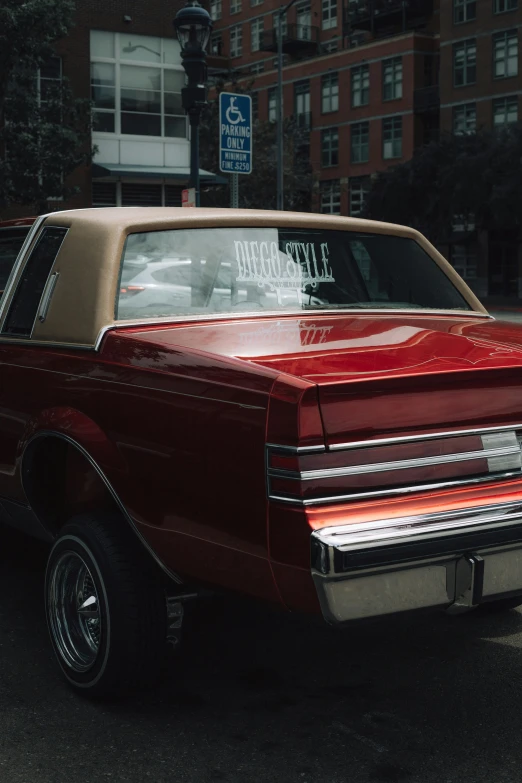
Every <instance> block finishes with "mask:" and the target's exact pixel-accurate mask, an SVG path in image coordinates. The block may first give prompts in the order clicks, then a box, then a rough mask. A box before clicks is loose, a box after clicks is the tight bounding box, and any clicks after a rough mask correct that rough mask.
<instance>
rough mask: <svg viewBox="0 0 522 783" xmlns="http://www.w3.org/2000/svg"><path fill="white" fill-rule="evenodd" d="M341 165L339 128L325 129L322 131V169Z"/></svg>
mask: <svg viewBox="0 0 522 783" xmlns="http://www.w3.org/2000/svg"><path fill="white" fill-rule="evenodd" d="M338 165H339V128H338V127H337V126H333V127H331V128H323V129H322V131H321V168H333V167H334V166H338Z"/></svg>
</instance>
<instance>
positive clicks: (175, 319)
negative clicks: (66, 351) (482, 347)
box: [94, 308, 495, 351]
mask: <svg viewBox="0 0 522 783" xmlns="http://www.w3.org/2000/svg"><path fill="white" fill-rule="evenodd" d="M395 314H399V315H417V316H419V315H421V316H422V315H423V314H424V315H441V316H445V317H448V318H459V317H470V318H486V319H488V320H490V321H494V320H495V318H494V316H492V315H490V314H489V313H480V312H479V311H478V310H428V309H425V310H419V309H414V310H412V309H409V310H407V309H404V310H398V309H397V310H395V309H394V310H391V309H388V310H387V309H382V310H377V309H375V310H372V309H366V310H363V309H362V308H361V309H351V308H345V309H342V310H341V309H339V310H320V309H317V310H315V309H314V310H296V311H295V312H286V311H281V310H267V311H265V312H263V313H260V312H259V310H253V311H251V312H246V311H243V312H241V313H210V314H209V315H201V314H199V315H180V316H170V315H168V316H162V317H161V318H144V319H140V318H138V319H136V320H126V321H115V322H114V323H111V324H108V325H107V326H103V327H102V328H101V329H100V331H99V332H98V337H97V338H96V342H95V344H94V350H95V351H99V350H100V346H101V343H102V341H103V338H104V337H105V335H106V334H107V332H110V331H112V330H113V329H135V328H139V327H140V326H145V327H147V326H168V325H169V324H180V323H186V324H188V325H189V326H192V325H193V324H197V323H200V322H204V323H209V322H212V321H218V322H222V321H230V320H234V321H239V320H256V321H258V320H260V319H265V318H296V317H298V318H300V319H302V320H303V319H305V318H314V317H316V316H317V315H321V316H323V315H327V316H336V315H352V316H353V315H395Z"/></svg>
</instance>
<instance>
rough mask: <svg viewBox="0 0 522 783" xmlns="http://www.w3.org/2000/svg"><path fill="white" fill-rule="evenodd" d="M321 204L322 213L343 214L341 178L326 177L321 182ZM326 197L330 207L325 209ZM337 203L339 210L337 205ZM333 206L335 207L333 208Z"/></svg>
mask: <svg viewBox="0 0 522 783" xmlns="http://www.w3.org/2000/svg"><path fill="white" fill-rule="evenodd" d="M320 195H321V204H320V212H321V214H322V215H340V214H341V180H340V179H324V180H321V183H320ZM325 197H326V199H327V200H328V206H329V207H330V208H329V209H325V208H324V206H325ZM336 204H337V210H336V209H335V205H336ZM332 207H333V208H332Z"/></svg>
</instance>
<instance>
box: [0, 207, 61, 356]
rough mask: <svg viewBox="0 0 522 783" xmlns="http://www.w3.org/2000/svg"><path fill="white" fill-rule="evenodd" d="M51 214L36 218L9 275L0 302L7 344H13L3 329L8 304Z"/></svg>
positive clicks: (0, 316)
mask: <svg viewBox="0 0 522 783" xmlns="http://www.w3.org/2000/svg"><path fill="white" fill-rule="evenodd" d="M51 214H52V213H51V212H48V213H47V214H46V215H40V216H39V217H37V218H36V220H35V221H34V223H33V225H32V226H31V227H30V229H29V231H28V233H27V236H26V238H25V240H24V243H23V245H22V247H21V248H20V251H19V253H18V255H17V257H16V261H15V262H14V264H13V268H12V269H11V272H10V274H9V278H8V280H7V284H6V286H5V289H4V293H3V296H2V299H1V300H0V334H1V336H2V337H6V338H7V342H11V340H10V339H9V337H8V335H4V334H3V333H2V332H3V328H4V321H5V319H6V316H7V309H8V308H7V303H8V302H9V303H10V301H11V294H12V293H13V289H14V288H15V285H14V282H15V280H16V279H17V278H18V272H19V271H20V269H22V267H23V266H24V264H25V261H27V258H26V254H27V251H28V249H29V248H30V247H31V245H32V243H33V240H34V239H35V237H36V236H37V234H38V233H39V232H40V228H41V227H42V225H43V223H44V222H45V220H46V219H47V218H48V217H49V216H50V215H51Z"/></svg>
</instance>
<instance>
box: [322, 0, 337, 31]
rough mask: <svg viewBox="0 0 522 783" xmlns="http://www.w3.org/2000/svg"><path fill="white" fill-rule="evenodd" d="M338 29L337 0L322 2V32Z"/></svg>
mask: <svg viewBox="0 0 522 783" xmlns="http://www.w3.org/2000/svg"><path fill="white" fill-rule="evenodd" d="M334 27H337V0H321V30H332V29H333V28H334Z"/></svg>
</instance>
